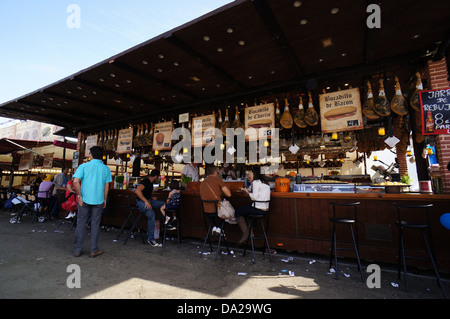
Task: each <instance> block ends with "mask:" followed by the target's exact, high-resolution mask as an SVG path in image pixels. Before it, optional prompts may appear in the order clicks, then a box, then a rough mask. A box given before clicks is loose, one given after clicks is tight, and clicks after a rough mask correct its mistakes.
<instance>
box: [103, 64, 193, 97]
mask: <svg viewBox="0 0 450 319" xmlns="http://www.w3.org/2000/svg"><path fill="white" fill-rule="evenodd" d="M110 64H111V65H112V66H114V67H117V68H119V69H121V70H122V71H125V72H128V73H131V74H134V75H136V76H138V77H140V78H142V79H145V80H149V81H151V82H154V83H155V84H156V85H158V86H161V87H163V88H166V89H168V90H170V91H172V92H175V93H176V94H177V95H179V96H184V97H185V98H187V99H189V100H197V99H198V96H196V95H194V94H192V93H190V92H188V91H186V90H183V89H181V88H179V87H177V86H175V85H173V84H172V83H169V82H167V81H164V80H161V79H158V78H156V77H154V76H152V75H150V74H148V73H145V72H143V71H141V70H138V69H135V68H133V67H130V66H128V65H126V64H125V63H122V62H120V61H117V60H115V61H114V62H112V63H110Z"/></svg>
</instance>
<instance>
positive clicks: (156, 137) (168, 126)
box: [153, 121, 173, 151]
mask: <svg viewBox="0 0 450 319" xmlns="http://www.w3.org/2000/svg"><path fill="white" fill-rule="evenodd" d="M172 130H173V122H172V121H169V122H164V123H158V124H155V125H154V129H153V150H154V151H156V150H158V151H165V150H170V149H171V148H172Z"/></svg>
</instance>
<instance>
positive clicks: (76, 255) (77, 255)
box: [73, 251, 81, 257]
mask: <svg viewBox="0 0 450 319" xmlns="http://www.w3.org/2000/svg"><path fill="white" fill-rule="evenodd" d="M73 256H74V257H80V256H81V252H76V251H74V252H73Z"/></svg>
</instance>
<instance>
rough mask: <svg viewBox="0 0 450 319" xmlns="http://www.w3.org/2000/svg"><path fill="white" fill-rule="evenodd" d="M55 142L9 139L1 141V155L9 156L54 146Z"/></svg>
mask: <svg viewBox="0 0 450 319" xmlns="http://www.w3.org/2000/svg"><path fill="white" fill-rule="evenodd" d="M52 144H53V142H39V141H26V140H13V139H8V138H2V139H0V154H9V153H12V152H17V151H24V150H27V149H33V148H36V147H42V146H47V145H52Z"/></svg>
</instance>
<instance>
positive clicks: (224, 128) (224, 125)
mask: <svg viewBox="0 0 450 319" xmlns="http://www.w3.org/2000/svg"><path fill="white" fill-rule="evenodd" d="M229 127H230V120H229V119H228V109H226V110H225V118H224V121H223V123H222V126H221V127H220V130H221V131H222V134H223V136H226V135H227V128H229Z"/></svg>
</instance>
